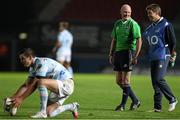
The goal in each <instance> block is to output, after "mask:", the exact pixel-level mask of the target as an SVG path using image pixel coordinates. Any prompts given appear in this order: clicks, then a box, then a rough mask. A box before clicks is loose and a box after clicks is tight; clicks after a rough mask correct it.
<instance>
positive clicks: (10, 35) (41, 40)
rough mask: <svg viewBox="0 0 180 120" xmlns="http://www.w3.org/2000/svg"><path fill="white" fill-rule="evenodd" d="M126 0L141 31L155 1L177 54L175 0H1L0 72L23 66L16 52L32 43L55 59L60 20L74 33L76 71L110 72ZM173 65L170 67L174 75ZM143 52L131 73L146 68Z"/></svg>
mask: <svg viewBox="0 0 180 120" xmlns="http://www.w3.org/2000/svg"><path fill="white" fill-rule="evenodd" d="M124 3H128V4H130V5H131V7H132V17H133V18H134V19H135V20H136V21H137V22H138V23H139V24H140V26H141V29H142V31H143V30H144V28H145V27H146V26H147V25H148V24H149V23H148V19H147V15H146V11H145V7H146V6H147V5H148V4H151V3H157V4H159V5H160V6H161V8H162V16H164V17H165V18H167V19H168V20H169V21H170V22H172V23H173V25H174V29H175V32H176V36H177V52H178V53H180V42H179V40H180V34H179V33H180V22H179V21H180V14H179V11H180V8H179V4H178V0H173V1H170V0H169V1H164V0H1V3H0V15H1V18H0V71H23V70H24V68H23V67H22V66H21V65H20V63H19V60H18V55H17V54H18V51H19V50H20V49H22V48H24V47H31V48H33V49H34V50H35V52H36V54H37V55H38V56H47V57H51V58H55V56H53V55H52V54H51V50H52V48H53V46H54V44H55V41H56V37H57V32H58V23H59V22H60V21H64V20H65V21H68V22H69V23H70V31H71V32H72V34H73V35H74V43H73V48H72V50H73V56H72V66H73V69H74V72H76V73H97V72H98V73H99V72H103V73H109V72H112V66H110V65H109V63H108V52H109V46H110V41H111V37H110V34H111V30H112V27H113V23H114V22H115V21H116V20H117V19H119V18H120V7H121V5H122V4H124ZM179 61H180V59H179V54H178V57H177V61H176V66H175V68H174V69H172V70H170V71H169V72H171V73H175V74H178V69H179V68H180V63H179ZM147 62H148V61H147V59H146V51H145V50H144V49H142V51H141V55H140V58H139V63H138V65H137V66H136V69H135V71H134V72H137V73H145V72H147V71H148V70H147V68H148V64H147Z"/></svg>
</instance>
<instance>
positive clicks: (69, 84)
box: [48, 79, 74, 105]
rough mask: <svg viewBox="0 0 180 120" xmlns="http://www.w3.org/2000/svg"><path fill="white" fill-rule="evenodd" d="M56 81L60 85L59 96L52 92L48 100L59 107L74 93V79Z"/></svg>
mask: <svg viewBox="0 0 180 120" xmlns="http://www.w3.org/2000/svg"><path fill="white" fill-rule="evenodd" d="M56 81H57V83H58V88H59V94H56V93H53V92H51V93H50V95H49V98H48V99H49V101H50V102H53V103H55V102H56V103H58V104H59V105H62V104H63V103H64V101H65V100H66V99H67V98H68V97H69V96H70V95H71V94H72V93H73V91H74V81H73V80H72V79H68V80H64V81H61V80H56Z"/></svg>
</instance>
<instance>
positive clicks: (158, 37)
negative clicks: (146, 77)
mask: <svg viewBox="0 0 180 120" xmlns="http://www.w3.org/2000/svg"><path fill="white" fill-rule="evenodd" d="M143 38H144V39H145V40H147V41H148V43H149V54H148V57H149V60H150V61H152V60H164V59H165V57H166V55H167V54H169V53H170V51H169V48H172V49H174V47H175V43H172V42H174V41H176V40H175V35H174V31H173V30H172V25H171V24H170V23H169V22H168V21H167V20H166V19H165V18H163V17H161V18H160V20H159V21H158V22H157V23H152V24H151V25H150V26H149V27H147V28H146V30H145V31H144V33H143ZM168 44H169V45H170V46H172V47H169V46H168Z"/></svg>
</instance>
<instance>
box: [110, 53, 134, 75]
mask: <svg viewBox="0 0 180 120" xmlns="http://www.w3.org/2000/svg"><path fill="white" fill-rule="evenodd" d="M133 56H134V51H133V50H122V51H117V52H115V54H114V58H113V65H114V71H125V72H128V71H132V66H133V65H132V64H131V61H132V58H133Z"/></svg>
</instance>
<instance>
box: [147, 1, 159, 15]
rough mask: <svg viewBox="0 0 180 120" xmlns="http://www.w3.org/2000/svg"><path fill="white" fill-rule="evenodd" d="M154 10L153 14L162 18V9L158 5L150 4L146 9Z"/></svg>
mask: <svg viewBox="0 0 180 120" xmlns="http://www.w3.org/2000/svg"><path fill="white" fill-rule="evenodd" d="M148 10H152V11H153V12H156V13H158V15H159V16H161V7H160V6H159V5H158V4H150V5H148V6H147V7H146V11H148Z"/></svg>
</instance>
